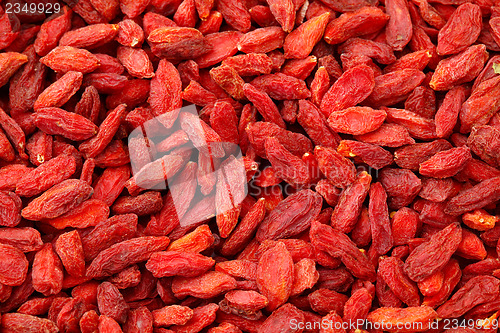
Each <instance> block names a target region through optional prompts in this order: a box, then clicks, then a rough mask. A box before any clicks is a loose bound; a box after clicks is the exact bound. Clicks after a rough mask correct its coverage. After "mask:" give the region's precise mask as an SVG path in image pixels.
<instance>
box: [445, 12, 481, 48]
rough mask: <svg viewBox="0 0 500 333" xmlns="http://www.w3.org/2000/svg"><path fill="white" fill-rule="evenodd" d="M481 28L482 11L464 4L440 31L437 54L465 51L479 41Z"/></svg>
mask: <svg viewBox="0 0 500 333" xmlns="http://www.w3.org/2000/svg"><path fill="white" fill-rule="evenodd" d="M481 28H482V22H481V9H480V8H479V6H478V5H476V4H472V3H464V4H462V5H460V6H458V8H457V9H456V10H455V11H454V12H453V14H452V15H451V17H450V18H449V19H448V21H447V22H446V24H445V26H444V27H442V28H441V29H440V30H439V34H438V43H437V49H436V50H437V53H438V54H439V55H448V54H454V53H458V52H461V51H463V50H465V49H466V48H467V47H469V46H470V45H472V44H473V43H474V42H475V41H476V40H477V38H478V37H479V33H480V32H481Z"/></svg>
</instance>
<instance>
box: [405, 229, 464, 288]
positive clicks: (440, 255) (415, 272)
mask: <svg viewBox="0 0 500 333" xmlns="http://www.w3.org/2000/svg"><path fill="white" fill-rule="evenodd" d="M461 240H462V230H461V227H460V225H458V224H457V223H452V224H450V225H449V226H447V227H446V228H444V229H443V230H441V231H439V232H437V233H435V234H434V235H432V236H431V238H430V239H429V241H428V242H425V243H423V244H421V245H420V246H418V247H417V248H416V249H415V250H413V251H412V252H411V253H410V255H409V257H408V258H407V259H406V262H405V266H404V270H405V272H406V274H407V275H408V277H410V279H412V280H413V281H416V282H420V281H422V280H423V279H425V278H426V277H428V276H430V275H432V274H433V273H434V272H436V271H438V270H440V269H442V268H443V267H445V265H446V264H447V263H448V261H449V260H450V257H451V255H453V253H454V252H455V251H456V250H457V248H458V245H459V244H460V242H461Z"/></svg>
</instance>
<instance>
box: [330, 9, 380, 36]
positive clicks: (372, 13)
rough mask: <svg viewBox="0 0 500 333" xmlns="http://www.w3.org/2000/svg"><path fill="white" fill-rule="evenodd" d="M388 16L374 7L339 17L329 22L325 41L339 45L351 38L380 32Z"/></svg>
mask: <svg viewBox="0 0 500 333" xmlns="http://www.w3.org/2000/svg"><path fill="white" fill-rule="evenodd" d="M388 20H389V16H388V15H387V14H385V13H384V12H383V11H382V10H380V9H378V8H376V7H362V8H360V9H358V10H356V11H354V12H348V13H344V14H342V15H340V16H339V17H338V18H337V19H335V20H333V21H332V22H330V23H329V24H328V26H327V28H326V31H325V35H324V38H325V41H326V42H327V43H330V44H340V43H342V42H345V41H346V40H348V39H349V38H351V37H358V36H361V35H366V34H370V33H374V32H377V31H379V30H381V29H382V28H383V27H384V26H385V24H386V23H387V21H388Z"/></svg>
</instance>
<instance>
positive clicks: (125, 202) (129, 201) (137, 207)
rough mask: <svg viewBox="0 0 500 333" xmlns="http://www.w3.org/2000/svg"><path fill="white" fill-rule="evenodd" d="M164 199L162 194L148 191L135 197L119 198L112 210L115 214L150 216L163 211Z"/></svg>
mask: <svg viewBox="0 0 500 333" xmlns="http://www.w3.org/2000/svg"><path fill="white" fill-rule="evenodd" d="M162 204H163V203H162V199H161V194H160V192H157V191H148V192H144V193H142V194H139V195H138V196H135V197H120V198H118V199H117V200H116V201H115V203H114V204H113V206H112V207H111V210H112V212H113V213H114V214H136V215H138V216H142V215H150V214H154V213H157V212H159V211H160V210H161V207H162Z"/></svg>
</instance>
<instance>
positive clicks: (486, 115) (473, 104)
mask: <svg viewBox="0 0 500 333" xmlns="http://www.w3.org/2000/svg"><path fill="white" fill-rule="evenodd" d="M498 89H500V77H494V78H492V79H489V80H486V81H483V82H481V83H480V84H479V85H478V86H477V88H476V89H475V90H474V91H473V92H472V94H471V96H470V97H469V98H468V99H467V100H466V101H465V103H463V104H462V108H461V109H460V125H461V126H460V132H462V133H467V132H470V130H471V129H472V127H475V126H476V127H477V126H480V125H485V124H488V122H489V121H490V119H491V117H492V116H493V115H494V114H495V113H496V112H497V111H498V110H499V109H500V105H497V104H496V103H495V101H494V99H492V98H491V96H493V95H495V94H497V90H498Z"/></svg>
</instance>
